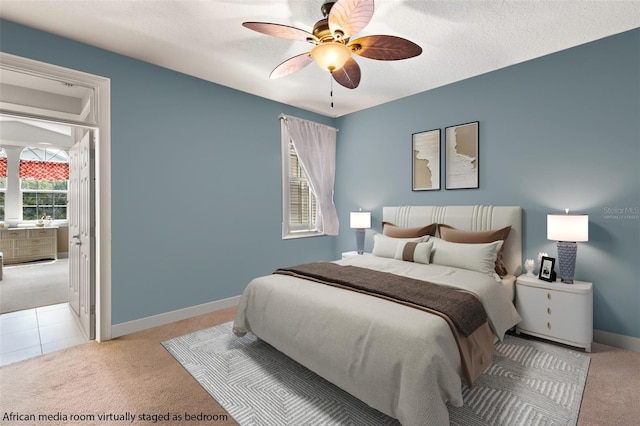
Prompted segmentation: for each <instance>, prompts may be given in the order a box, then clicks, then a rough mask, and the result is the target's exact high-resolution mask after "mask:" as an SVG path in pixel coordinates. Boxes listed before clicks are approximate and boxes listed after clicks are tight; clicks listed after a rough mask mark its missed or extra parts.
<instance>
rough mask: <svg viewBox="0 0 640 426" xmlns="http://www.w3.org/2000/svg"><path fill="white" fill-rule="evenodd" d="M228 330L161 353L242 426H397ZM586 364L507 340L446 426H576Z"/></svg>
mask: <svg viewBox="0 0 640 426" xmlns="http://www.w3.org/2000/svg"><path fill="white" fill-rule="evenodd" d="M231 326H232V323H231V322H228V323H225V324H221V325H218V326H215V327H211V328H207V329H204V330H200V331H197V332H194V333H190V334H187V335H185V336H181V337H177V338H175V339H171V340H168V341H166V342H163V343H162V345H163V346H164V347H165V348H166V349H167V350H168V351H169V353H171V355H173V357H174V358H175V359H176V360H177V361H178V362H180V364H182V366H183V367H184V368H185V369H186V370H187V371H188V372H189V373H190V374H191V375H192V376H193V377H194V378H195V379H196V380H197V381H198V383H200V385H201V386H202V387H203V388H204V389H206V391H207V392H208V393H209V394H210V395H211V396H212V397H213V398H215V400H216V401H218V403H219V404H220V405H221V406H222V407H224V409H225V410H226V411H227V412H228V413H229V415H231V416H232V417H233V418H234V419H235V420H236V422H238V423H239V424H240V425H242V426H250V425H302V424H305V425H323V426H324V425H363V426H364V425H366V426H371V425H398V424H399V423H398V421H397V420H395V419H392V418H390V417H388V416H386V415H384V414H382V413H380V412H379V411H376V410H374V409H372V408H370V407H369V406H367V405H366V404H364V403H362V402H361V401H359V400H358V399H356V398H354V397H352V396H351V395H349V394H348V393H346V392H344V391H342V390H341V389H339V388H337V387H336V386H334V385H332V384H331V383H329V382H327V381H326V380H324V379H322V378H321V377H319V376H317V375H316V374H314V373H313V372H311V371H309V370H308V369H306V368H304V367H302V366H301V365H300V364H298V363H296V362H295V361H293V360H291V359H290V358H288V357H286V356H285V355H283V354H282V353H280V352H279V351H277V350H276V349H274V348H273V347H271V346H270V345H268V344H266V343H265V342H263V341H261V340H258V339H256V338H255V337H254V336H253V335H252V334H247V335H246V336H244V337H241V338H240V337H236V336H234V335H233V333H232V332H231ZM589 362H590V358H589V357H588V356H587V355H584V354H582V353H579V352H576V351H571V350H567V349H564V348H561V347H557V346H553V345H550V344H547V343H542V342H538V341H531V340H525V339H522V338H518V337H514V336H507V337H506V338H505V340H504V342H501V343H499V344H497V345H496V350H495V356H494V362H493V364H492V365H491V367H490V368H489V369H488V370H487V371H486V372H485V374H483V375H482V376H481V377H480V378H478V380H477V381H476V383H475V385H474V387H473V388H472V389H467V388H466V387H463V397H464V406H463V407H460V408H457V407H449V414H450V420H451V424H452V425H461V426H462V425H468V426H478V425H509V426H512V425H575V424H576V422H577V419H578V413H579V411H580V403H581V400H582V393H583V390H584V385H585V381H586V378H587V372H588V370H589Z"/></svg>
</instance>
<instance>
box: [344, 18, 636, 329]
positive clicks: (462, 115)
mask: <svg viewBox="0 0 640 426" xmlns="http://www.w3.org/2000/svg"><path fill="white" fill-rule="evenodd" d="M470 121H479V122H480V154H479V160H480V188H479V189H473V190H454V191H451V190H449V191H447V190H444V189H442V190H440V191H421V192H412V191H411V155H412V153H411V134H412V133H415V132H421V131H424V130H431V129H435V128H442V130H443V133H444V128H445V127H446V126H450V125H455V124H461V123H467V122H470ZM336 125H337V127H339V128H340V133H339V134H338V135H339V139H338V157H337V180H336V187H337V188H338V190H337V191H336V205H337V207H338V211H339V214H340V218H341V219H342V227H341V230H340V231H341V232H340V235H339V237H338V241H337V243H338V246H337V252H340V251H344V250H352V249H353V247H354V244H355V242H354V238H355V237H354V234H353V232H352V230H350V229H348V221H347V220H346V219H347V218H348V212H349V211H350V210H352V209H356V208H360V207H361V208H363V209H365V210H369V209H370V210H372V212H373V219H372V221H373V222H374V225H375V226H376V227H377V230H378V231H380V220H381V213H382V209H381V207H382V206H383V205H404V204H429V205H431V204H433V205H441V204H449V205H456V204H502V205H520V206H522V207H523V209H524V230H523V234H524V248H523V255H524V256H525V258H536V257H537V254H538V252H540V251H546V252H548V253H549V255H550V256H553V257H556V255H557V250H556V247H555V242H552V241H548V240H547V239H546V215H547V213H562V212H563V211H564V209H565V208H569V209H570V210H571V211H573V212H575V213H587V214H589V220H590V229H589V231H590V234H589V242H586V243H579V248H578V262H577V266H576V278H577V279H582V280H584V281H592V282H593V283H594V327H595V328H596V329H599V330H603V331H608V332H613V333H619V334H623V335H627V336H634V337H640V257H639V253H640V171H639V170H640V30H634V31H631V32H627V33H623V34H620V35H617V36H613V37H609V38H606V39H603V40H599V41H596V42H593V43H589V44H586V45H583V46H579V47H576V48H573V49H569V50H566V51H562V52H559V53H556V54H552V55H548V56H545V57H542V58H539V59H535V60H532V61H529V62H526V63H522V64H519V65H515V66H511V67H509V68H505V69H502V70H498V71H495V72H491V73H488V74H484V75H481V76H478V77H475V78H471V79H468V80H465V81H461V82H458V83H455V84H451V85H448V86H445V87H442V88H438V89H435V90H431V91H428V92H424V93H421V94H418V95H414V96H411V97H408V98H404V99H401V100H398V101H395V102H391V103H388V104H385V105H382V106H379V107H375V108H371V109H368V110H365V111H361V112H358V113H355V114H350V115H348V116H346V117H342V118H340V119H338V120H337V122H336ZM443 139H444V137H443ZM441 179H442V180H443V179H444V174H443V175H442V177H441ZM443 188H444V182H443ZM625 209H627V213H626V214H625V213H624V210H625ZM621 210H622V213H620V211H621ZM367 237H368V238H367V246H368V247H367V248H368V249H371V244H372V238H371V232H370V233H369V234H368V235H367Z"/></svg>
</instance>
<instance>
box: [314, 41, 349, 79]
mask: <svg viewBox="0 0 640 426" xmlns="http://www.w3.org/2000/svg"><path fill="white" fill-rule="evenodd" d="M311 56H312V57H313V59H314V60H315V61H316V64H318V66H319V67H320V68H322V69H323V70H325V71H331V72H333V71H336V70H339V69H340V68H342V66H343V65H344V64H345V62H347V61H348V60H349V58H350V57H351V49H349V48H348V47H347V46H345V45H344V44H342V43H336V42H326V43H321V44H318V45H317V46H316V47H314V48H313V49H311Z"/></svg>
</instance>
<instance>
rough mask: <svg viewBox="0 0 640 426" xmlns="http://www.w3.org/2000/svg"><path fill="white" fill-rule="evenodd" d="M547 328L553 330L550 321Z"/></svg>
mask: <svg viewBox="0 0 640 426" xmlns="http://www.w3.org/2000/svg"><path fill="white" fill-rule="evenodd" d="M547 328H548V329H549V330H551V323H550V322H548V323H547Z"/></svg>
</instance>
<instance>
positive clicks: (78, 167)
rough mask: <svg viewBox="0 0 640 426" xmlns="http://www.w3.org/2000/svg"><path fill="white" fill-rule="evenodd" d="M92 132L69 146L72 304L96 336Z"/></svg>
mask: <svg viewBox="0 0 640 426" xmlns="http://www.w3.org/2000/svg"><path fill="white" fill-rule="evenodd" d="M94 162H95V156H94V141H93V132H92V131H87V132H86V134H85V135H84V137H83V138H82V140H81V141H80V142H78V143H77V144H75V145H74V146H73V147H72V148H71V149H70V150H69V204H68V206H67V217H68V220H69V304H70V305H71V307H72V308H73V310H74V311H75V312H76V314H78V316H79V317H80V323H81V324H82V328H83V331H84V333H85V334H86V335H87V337H88V338H89V339H95V304H96V302H95V299H96V297H95V265H94V262H93V257H92V255H91V253H93V252H94V250H95V234H94V232H95V231H94V229H95V213H94V207H93V206H94V203H93V201H94V200H93V185H94V181H95V175H94Z"/></svg>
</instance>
